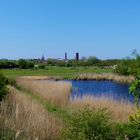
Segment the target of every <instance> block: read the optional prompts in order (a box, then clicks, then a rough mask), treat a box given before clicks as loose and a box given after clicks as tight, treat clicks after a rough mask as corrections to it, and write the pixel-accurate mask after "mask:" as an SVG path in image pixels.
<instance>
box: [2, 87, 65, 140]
mask: <svg viewBox="0 0 140 140" xmlns="http://www.w3.org/2000/svg"><path fill="white" fill-rule="evenodd" d="M9 89H10V90H9V91H10V94H9V96H8V97H7V99H6V100H5V101H3V102H1V104H0V138H1V139H7V140H8V139H15V140H23V139H26V140H27V139H28V140H46V139H48V140H55V139H56V140H58V139H59V137H60V131H61V129H62V128H63V126H64V125H63V122H62V121H61V119H60V118H57V117H55V116H54V115H53V114H51V113H49V112H48V111H47V110H45V109H44V108H42V105H41V104H39V103H38V102H36V101H35V100H34V99H33V98H32V97H31V96H27V95H26V94H24V93H23V92H22V91H19V90H17V89H15V88H12V87H9Z"/></svg>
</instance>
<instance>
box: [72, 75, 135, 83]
mask: <svg viewBox="0 0 140 140" xmlns="http://www.w3.org/2000/svg"><path fill="white" fill-rule="evenodd" d="M75 80H109V81H115V82H119V83H132V82H133V81H134V77H133V76H122V75H117V74H113V73H101V74H97V73H94V74H92V73H83V74H79V75H78V76H77V77H76V78H75Z"/></svg>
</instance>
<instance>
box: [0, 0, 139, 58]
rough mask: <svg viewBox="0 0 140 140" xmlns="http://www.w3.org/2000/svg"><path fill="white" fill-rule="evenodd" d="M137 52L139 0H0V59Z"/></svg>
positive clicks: (104, 55)
mask: <svg viewBox="0 0 140 140" xmlns="http://www.w3.org/2000/svg"><path fill="white" fill-rule="evenodd" d="M133 49H137V50H138V52H140V1H139V0H0V58H9V59H18V58H38V57H41V55H42V54H43V53H44V55H45V57H54V58H63V57H64V53H65V52H67V53H68V57H69V58H73V57H74V56H75V53H76V52H79V53H80V56H86V57H88V56H97V57H98V58H101V59H108V58H124V57H126V56H129V55H130V54H131V52H132V50H133Z"/></svg>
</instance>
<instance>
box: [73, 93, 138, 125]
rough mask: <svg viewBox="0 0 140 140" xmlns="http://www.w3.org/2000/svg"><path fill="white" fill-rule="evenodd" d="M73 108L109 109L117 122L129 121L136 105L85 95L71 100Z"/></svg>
mask: <svg viewBox="0 0 140 140" xmlns="http://www.w3.org/2000/svg"><path fill="white" fill-rule="evenodd" d="M71 106H72V108H75V109H76V108H77V109H82V108H86V107H88V108H90V109H91V110H100V109H107V110H108V111H109V112H110V115H111V116H112V120H113V121H115V122H122V123H124V122H128V120H129V116H130V115H131V114H134V113H135V111H136V107H135V106H134V105H133V104H132V103H130V102H124V101H120V102H117V101H113V100H111V99H107V98H105V97H100V98H97V97H93V96H84V97H83V98H82V99H80V98H76V99H74V100H72V101H71Z"/></svg>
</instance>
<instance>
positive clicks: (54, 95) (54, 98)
mask: <svg viewBox="0 0 140 140" xmlns="http://www.w3.org/2000/svg"><path fill="white" fill-rule="evenodd" d="M17 83H18V85H21V86H23V87H24V88H26V89H29V90H31V91H32V92H33V93H34V94H36V95H38V96H41V97H43V98H44V99H46V100H48V101H50V102H52V103H54V104H55V105H58V106H65V105H67V103H68V102H69V96H70V94H71V89H72V85H71V84H70V83H66V82H62V81H53V80H45V81H44V80H29V79H26V78H24V79H22V78H18V79H17Z"/></svg>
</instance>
